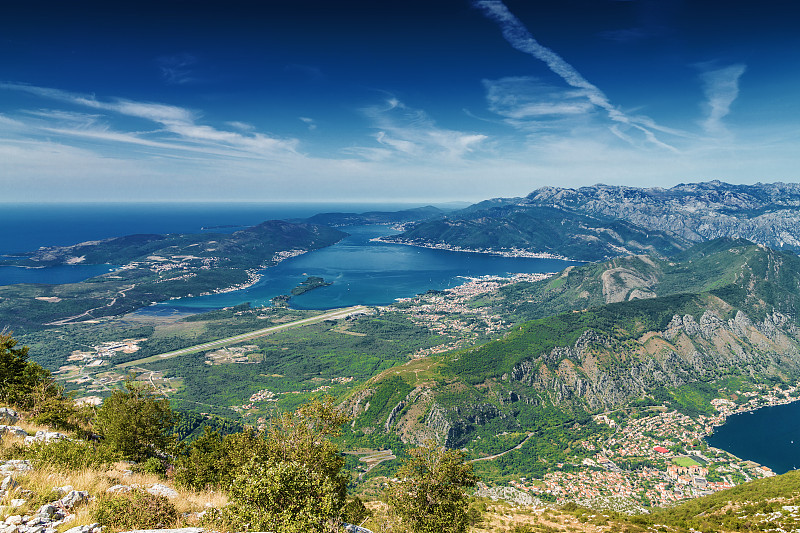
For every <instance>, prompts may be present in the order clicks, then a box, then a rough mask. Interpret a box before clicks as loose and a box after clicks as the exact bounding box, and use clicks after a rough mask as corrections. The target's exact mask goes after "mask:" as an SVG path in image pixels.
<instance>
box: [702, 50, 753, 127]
mask: <svg viewBox="0 0 800 533" xmlns="http://www.w3.org/2000/svg"><path fill="white" fill-rule="evenodd" d="M698 66H699V67H700V68H703V67H706V66H707V65H698ZM745 70H746V66H745V65H743V64H735V65H730V66H728V67H724V68H717V69H712V70H705V71H704V72H702V73H701V74H700V80H701V81H702V83H703V92H704V93H705V96H706V99H707V101H706V104H705V105H706V107H707V116H706V118H705V120H704V121H703V123H702V126H703V128H704V129H705V130H706V132H707V133H709V134H711V135H720V134H725V133H727V129H726V128H725V124H724V123H723V122H722V119H724V118H725V117H726V116H727V115H728V113H730V110H731V104H733V102H734V100H736V98H737V97H738V96H739V78H741V77H742V74H744V72H745Z"/></svg>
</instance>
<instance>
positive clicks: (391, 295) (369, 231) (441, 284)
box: [151, 226, 575, 312]
mask: <svg viewBox="0 0 800 533" xmlns="http://www.w3.org/2000/svg"><path fill="white" fill-rule="evenodd" d="M342 229H343V230H344V231H346V232H347V233H349V234H350V236H349V237H346V238H345V239H343V240H342V241H340V242H339V243H337V244H334V245H333V246H329V247H327V248H323V249H321V250H317V251H314V252H310V253H307V254H304V255H301V256H298V257H294V258H291V259H287V260H286V261H283V262H282V263H280V264H278V265H277V266H274V267H270V268H267V269H265V270H264V271H262V274H263V276H264V277H263V278H262V279H261V280H260V281H259V282H258V283H257V284H255V285H253V286H252V287H250V288H248V289H244V290H241V291H236V292H232V293H223V294H214V295H210V296H202V297H195V298H184V299H181V300H172V301H171V302H166V303H163V304H159V305H156V306H153V307H152V308H151V309H152V310H153V311H156V312H159V311H160V312H163V311H165V310H167V309H175V310H183V311H187V310H192V311H198V312H199V311H204V310H208V309H218V308H221V307H227V306H231V305H236V304H239V303H243V302H250V303H251V304H252V305H269V303H270V299H271V298H273V297H275V296H277V295H279V294H289V292H290V291H291V289H292V288H294V287H296V286H297V285H298V284H299V283H300V282H302V281H304V280H305V279H306V278H307V277H308V276H319V277H322V278H324V279H325V280H326V281H328V282H331V283H332V285H330V286H327V287H322V288H319V289H314V290H312V291H309V292H307V293H305V294H302V295H300V296H294V297H292V299H291V306H292V307H295V308H300V309H330V308H334V307H345V306H350V305H359V304H364V305H386V304H389V303H392V302H393V301H394V300H395V299H397V298H404V297H410V296H414V295H416V294H419V293H422V292H425V291H427V290H430V289H434V290H442V289H446V288H449V287H454V286H456V285H460V284H462V283H464V282H465V279H464V277H465V276H466V277H478V276H484V275H506V274H509V273H519V272H527V273H533V272H557V271H560V270H563V269H564V268H566V267H567V266H569V265H572V264H575V263H572V262H569V261H561V260H557V259H533V258H508V257H498V256H491V255H487V254H477V253H465V252H450V251H447V250H432V249H427V248H417V247H411V246H405V245H400V244H389V243H383V242H375V241H372V240H371V239H373V238H375V237H380V236H383V235H389V234H391V233H395V232H393V231H392V230H391V229H390V228H388V227H386V226H355V227H346V228H342Z"/></svg>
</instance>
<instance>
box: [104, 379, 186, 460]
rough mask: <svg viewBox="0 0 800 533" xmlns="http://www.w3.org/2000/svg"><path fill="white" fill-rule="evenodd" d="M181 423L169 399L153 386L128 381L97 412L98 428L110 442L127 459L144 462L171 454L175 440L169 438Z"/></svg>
mask: <svg viewBox="0 0 800 533" xmlns="http://www.w3.org/2000/svg"><path fill="white" fill-rule="evenodd" d="M176 421H177V415H176V414H175V413H174V412H173V411H172V409H170V406H169V400H167V399H166V398H162V397H160V396H159V395H158V393H157V392H156V390H155V389H154V388H153V387H151V386H149V385H144V384H141V383H136V382H133V381H130V380H129V381H126V382H125V390H124V391H123V390H115V391H114V392H113V393H112V394H111V396H109V397H108V398H106V399H105V401H104V402H103V406H102V407H101V408H100V410H99V411H98V412H97V418H96V423H97V428H98V429H99V431H100V433H101V434H102V435H103V437H104V438H105V440H106V442H107V443H108V444H109V445H110V446H111V447H112V448H113V449H115V450H116V451H118V452H119V453H120V454H121V455H122V456H123V457H124V458H125V459H132V460H134V461H143V460H145V459H148V458H149V457H153V456H156V455H159V453H162V452H165V451H167V450H168V449H169V448H170V447H171V446H172V445H173V444H174V440H175V439H174V438H173V437H172V436H170V435H169V432H170V430H171V429H172V427H173V426H174V425H175V422H176Z"/></svg>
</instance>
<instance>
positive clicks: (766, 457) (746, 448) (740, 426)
mask: <svg viewBox="0 0 800 533" xmlns="http://www.w3.org/2000/svg"><path fill="white" fill-rule="evenodd" d="M706 441H707V442H708V443H709V444H710V445H711V446H714V447H716V448H722V449H723V450H726V451H729V452H730V453H732V454H734V455H735V456H737V457H740V458H742V459H746V460H750V461H755V462H757V463H761V464H762V465H765V466H768V467H770V468H771V469H772V470H773V471H774V472H775V473H776V474H784V473H786V472H788V471H789V470H794V469H796V468H798V467H800V402H794V403H790V404H785V405H775V406H770V407H762V408H761V409H758V410H756V411H750V412H748V413H739V414H735V415H732V416H729V417H728V420H727V421H726V422H725V424H724V425H723V426H721V427H718V428H716V429H715V430H714V434H713V435H711V436H710V437H708V438H707V439H706Z"/></svg>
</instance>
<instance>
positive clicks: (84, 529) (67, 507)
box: [0, 460, 102, 533]
mask: <svg viewBox="0 0 800 533" xmlns="http://www.w3.org/2000/svg"><path fill="white" fill-rule="evenodd" d="M30 469H31V466H30V464H29V463H28V462H27V461H22V460H15V461H5V462H4V463H3V464H2V465H0V471H2V472H11V471H14V472H26V471H28V470H30ZM19 489H20V487H19V484H18V483H17V482H16V481H14V479H13V477H12V476H11V475H7V476H6V477H5V478H4V479H3V481H2V483H0V498H4V499H6V500H7V501H8V503H9V505H10V508H11V510H12V513H13V509H15V508H17V507H20V506H22V505H24V504H25V503H26V500H24V499H22V498H13V493H15V492H18V491H19ZM53 490H54V492H56V493H57V494H58V495H59V496H60V498H59V499H57V500H53V501H51V502H50V503H46V504H44V505H42V506H40V507H39V508H38V509H37V510H36V512H35V513H33V514H26V515H16V514H11V515H10V516H7V517H6V519H5V520H4V521H3V522H0V533H56V531H57V528H59V526H61V525H62V524H65V523H67V522H69V521H70V520H73V519H74V518H75V514H74V510H75V509H76V508H77V507H79V506H80V505H81V504H83V503H84V502H86V501H88V499H89V493H88V492H86V491H82V490H74V489H73V488H72V487H71V486H64V487H56V488H55V489H53ZM9 496H11V497H9ZM101 531H102V528H101V527H100V526H99V524H89V525H82V526H76V527H73V528H71V529H68V530H67V531H66V533H100V532H101Z"/></svg>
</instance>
